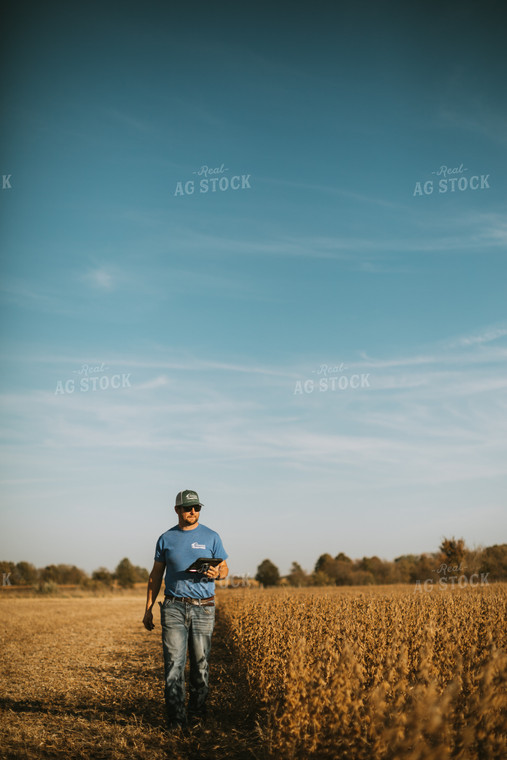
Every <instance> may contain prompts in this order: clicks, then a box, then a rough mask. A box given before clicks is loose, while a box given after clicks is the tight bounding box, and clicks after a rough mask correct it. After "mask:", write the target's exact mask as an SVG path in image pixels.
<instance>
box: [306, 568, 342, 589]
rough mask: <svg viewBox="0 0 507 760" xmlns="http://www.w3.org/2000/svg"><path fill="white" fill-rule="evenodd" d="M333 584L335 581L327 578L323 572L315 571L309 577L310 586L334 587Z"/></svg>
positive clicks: (329, 577)
mask: <svg viewBox="0 0 507 760" xmlns="http://www.w3.org/2000/svg"><path fill="white" fill-rule="evenodd" d="M335 583H336V581H335V580H334V578H331V576H329V575H328V574H327V573H325V572H324V571H323V570H317V571H316V572H313V573H312V574H311V576H310V584H311V585H312V586H334V585H335Z"/></svg>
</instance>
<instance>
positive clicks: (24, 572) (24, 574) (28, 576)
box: [13, 562, 39, 586]
mask: <svg viewBox="0 0 507 760" xmlns="http://www.w3.org/2000/svg"><path fill="white" fill-rule="evenodd" d="M14 572H15V577H16V583H19V584H21V585H26V586H30V585H33V584H34V583H37V581H38V579H39V571H38V570H37V568H36V567H35V565H32V563H31V562H18V563H17V564H16V569H15V571H14ZM13 582H14V581H13Z"/></svg>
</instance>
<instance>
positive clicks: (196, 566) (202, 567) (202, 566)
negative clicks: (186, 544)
mask: <svg viewBox="0 0 507 760" xmlns="http://www.w3.org/2000/svg"><path fill="white" fill-rule="evenodd" d="M221 562H223V559H222V558H221V557H199V559H196V560H194V562H192V564H191V565H189V566H188V567H187V569H186V570H185V572H186V573H205V572H206V571H207V570H209V568H210V567H216V566H217V565H219V564H220V563H221Z"/></svg>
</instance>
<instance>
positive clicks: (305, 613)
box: [0, 584, 507, 760]
mask: <svg viewBox="0 0 507 760" xmlns="http://www.w3.org/2000/svg"><path fill="white" fill-rule="evenodd" d="M218 602H219V603H218V607H217V623H216V627H215V633H214V637H213V648H212V661H211V678H210V684H211V690H210V697H209V707H210V713H211V715H210V718H209V720H208V722H207V724H206V726H204V727H201V728H198V729H195V730H193V731H192V733H191V734H189V735H186V736H182V735H168V734H166V733H165V732H164V714H163V665H162V651H161V642H160V626H159V624H158V623H159V621H158V619H157V616H155V619H156V622H157V628H156V629H155V631H153V632H152V633H148V632H147V631H145V630H144V628H143V627H142V625H141V618H142V614H143V608H144V602H143V598H142V597H141V596H132V597H128V596H125V597H109V598H106V597H105V598H68V599H63V598H51V599H41V598H31V599H21V598H20V599H12V598H11V599H7V598H0V621H1V622H0V638H1V646H2V658H1V666H0V694H1V696H0V709H1V711H2V716H1V727H0V757H2V758H6V759H10V758H66V759H67V758H69V760H72V759H74V758H90V759H91V758H97V759H98V758H104V760H106V758H107V759H108V760H109V759H111V760H115V759H116V758H122V759H123V758H128V759H129V760H130V758H139V759H140V760H147V758H150V760H159V758H167V757H173V758H175V760H190V759H193V758H196V759H197V758H199V760H214V759H215V758H217V759H218V758H223V759H225V758H230V759H231V760H232V759H234V760H243V758H245V759H246V758H256V759H257V760H265V759H268V758H277V759H278V758H280V759H281V760H285V759H286V760H289V758H298V760H300V759H304V758H313V757H315V758H340V760H363V758H364V760H394V759H395V758H399V760H451V758H452V759H454V758H457V759H458V760H500V759H502V760H503V759H504V758H505V757H507V735H506V731H507V654H506V651H505V649H506V625H505V622H506V610H507V586H506V585H505V584H492V585H490V586H485V587H477V588H455V589H452V590H451V589H446V590H441V589H436V588H435V589H434V590H433V591H432V592H431V593H426V592H422V591H419V592H417V593H416V592H415V591H414V587H406V586H405V587H375V588H367V589H366V588H343V589H338V588H332V589H312V590H306V589H292V590H290V591H288V590H285V589H273V590H265V591H263V590H256V589H248V588H245V589H234V590H223V591H219V593H218Z"/></svg>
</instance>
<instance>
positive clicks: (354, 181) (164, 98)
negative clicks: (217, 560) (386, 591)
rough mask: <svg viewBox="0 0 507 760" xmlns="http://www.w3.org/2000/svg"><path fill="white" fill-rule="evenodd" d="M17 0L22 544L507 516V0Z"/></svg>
mask: <svg viewBox="0 0 507 760" xmlns="http://www.w3.org/2000/svg"><path fill="white" fill-rule="evenodd" d="M9 7H10V10H9V12H8V14H7V25H6V29H7V32H6V33H5V39H6V42H5V45H3V46H2V54H3V57H4V61H3V72H4V73H3V84H2V93H3V94H2V112H3V114H4V119H3V125H2V129H1V153H0V174H1V175H2V190H1V192H0V214H1V233H0V235H1V238H0V241H1V248H2V295H1V324H2V332H1V353H2V373H1V399H2V431H3V433H2V462H3V464H2V473H1V480H2V486H1V499H2V501H1V504H2V506H1V509H2V512H1V526H2V528H1V533H0V555H1V557H2V558H3V559H7V560H11V561H20V560H28V561H31V562H33V563H34V564H35V565H37V566H43V565H45V564H48V563H51V562H55V563H56V562H70V563H74V564H77V565H78V566H80V567H83V568H84V569H85V570H87V571H91V570H93V569H94V568H96V567H98V566H100V565H105V566H107V567H110V568H113V567H114V566H115V565H116V564H117V563H118V561H119V560H120V559H121V558H122V557H124V556H128V557H130V559H131V560H132V561H133V562H135V563H136V564H140V565H143V566H147V567H149V566H151V562H152V558H153V552H154V546H155V541H156V539H157V537H158V536H159V535H160V533H162V532H163V531H164V530H165V529H166V528H167V527H170V525H172V524H173V522H174V518H173V516H172V515H173V514H174V513H173V512H172V504H173V500H174V496H175V494H176V493H177V491H179V490H180V489H182V488H187V487H189V488H195V489H197V490H198V492H199V495H200V497H201V499H202V501H203V502H204V503H205V505H206V508H205V510H203V513H202V518H201V519H202V522H203V523H205V524H207V525H209V526H210V527H212V528H215V529H217V530H218V531H219V532H220V533H221V535H222V538H223V541H224V544H225V546H226V548H227V550H228V552H229V555H230V560H229V565H230V568H231V570H232V571H233V572H237V573H250V574H252V575H253V574H255V570H256V567H257V565H258V564H259V563H260V562H261V561H262V560H263V559H264V558H265V557H269V558H270V559H271V560H272V561H274V562H275V563H276V564H277V565H278V566H279V568H280V570H281V572H287V571H288V570H289V568H290V564H291V562H292V561H294V560H297V561H299V562H300V564H302V565H303V567H305V568H306V569H307V570H311V569H312V568H313V565H314V564H315V561H316V559H317V558H318V556H319V555H320V554H321V553H323V552H330V553H331V554H333V555H334V554H337V553H338V552H340V551H344V552H345V553H347V554H348V555H349V556H351V557H362V556H364V555H372V554H377V555H378V556H381V557H384V558H387V559H393V558H394V557H396V556H399V555H400V554H403V553H408V552H414V553H419V552H423V551H434V550H435V549H436V548H437V547H438V544H439V543H440V541H441V539H442V537H443V536H450V535H455V536H457V537H458V536H463V537H464V538H465V540H466V542H467V544H468V545H470V546H474V545H490V544H493V543H501V542H503V541H505V540H507V530H506V529H507V519H506V498H505V494H506V480H507V477H506V475H507V473H506V464H505V463H506V462H507V434H506V433H507V429H506V428H507V425H506V410H507V394H506V388H507V373H506V367H507V310H506V302H507V299H506V274H507V271H506V262H505V257H506V252H507V251H506V249H507V216H506V190H507V181H506V148H507V137H506V135H507V107H506V105H505V97H504V93H505V81H506V79H507V55H506V53H505V44H504V34H503V24H502V20H503V8H502V4H501V3H498V2H493V1H491V2H481V3H479V2H459V3H458V2H444V3H440V4H438V6H437V5H434V6H431V7H430V6H428V3H417V2H416V3H411V4H410V5H409V6H407V4H406V3H397V2H385V3H378V2H373V1H371V2H354V3H352V2H350V3H341V2H337V3H322V2H320V3H319V2H317V3H313V4H311V5H310V4H308V5H305V4H288V3H287V4H286V3H278V4H275V5H274V6H272V5H269V4H262V3H260V4H255V6H254V5H248V6H247V5H245V4H238V3H235V4H233V3H215V4H210V3H203V2H197V3H192V4H191V6H188V7H185V6H184V7H179V5H178V6H177V5H176V4H173V3H167V2H147V3H139V2H121V3H113V2H105V3H93V2H92V3H86V4H85V3H83V4H72V5H69V4H66V3H60V2H49V3H46V4H44V5H40V4H34V3H12V2H11V3H9ZM233 178H236V179H233ZM202 180H206V181H207V182H208V185H207V187H208V191H207V192H201V185H200V182H201V181H202ZM220 182H221V185H220V184H219V183H220ZM188 183H193V189H194V191H193V193H191V194H190V190H191V188H192V184H188ZM204 186H206V185H204ZM213 186H214V187H215V192H213ZM185 188H186V189H187V192H185ZM221 188H222V189H221ZM444 191H445V192H444ZM92 378H96V379H95V380H92ZM101 378H102V380H101ZM113 378H114V380H113ZM340 378H342V379H341V380H340ZM352 378H356V379H354V380H353V379H352ZM357 378H358V379H357ZM83 379H85V380H86V379H87V380H88V383H86V382H85V383H84V388H86V387H88V390H87V391H86V390H82V389H81V388H82V387H83V386H81V385H80V383H81V381H82V380H83ZM69 380H70V381H73V384H72V382H71V383H69V382H68V381H69ZM323 380H326V381H327V382H322V381H323ZM312 382H313V385H312ZM66 383H67V385H65V384H66ZM100 383H102V384H101V385H100ZM340 383H341V385H340ZM357 384H359V386H360V387H357V388H354V387H351V386H354V385H357ZM94 386H95V390H94V389H93V387H94ZM115 386H118V387H115ZM333 386H334V390H333ZM71 388H73V392H71ZM66 389H67V391H66Z"/></svg>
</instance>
